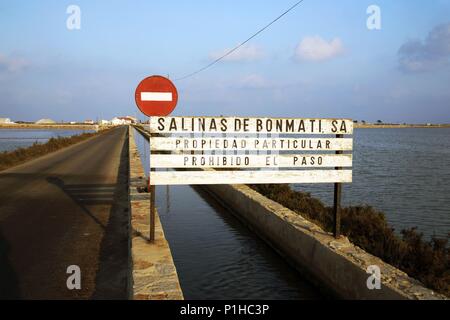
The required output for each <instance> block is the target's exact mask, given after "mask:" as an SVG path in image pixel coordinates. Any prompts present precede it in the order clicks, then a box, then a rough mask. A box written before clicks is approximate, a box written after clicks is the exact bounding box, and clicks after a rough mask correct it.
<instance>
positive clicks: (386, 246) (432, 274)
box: [250, 185, 450, 297]
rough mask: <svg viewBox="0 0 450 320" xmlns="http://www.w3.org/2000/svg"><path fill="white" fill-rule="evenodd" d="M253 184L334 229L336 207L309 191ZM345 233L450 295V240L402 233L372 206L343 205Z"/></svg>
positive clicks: (411, 274)
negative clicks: (429, 239) (316, 197)
mask: <svg viewBox="0 0 450 320" xmlns="http://www.w3.org/2000/svg"><path fill="white" fill-rule="evenodd" d="M250 187H252V188H253V189H254V190H256V191H257V192H259V193H261V194H263V195H265V196H266V197H268V198H270V199H272V200H274V201H276V202H278V203H280V204H282V205H284V206H285V207H287V208H289V209H291V210H293V211H295V212H296V213H298V214H301V215H302V216H303V217H305V218H306V219H308V220H310V221H312V222H314V223H316V224H318V225H320V226H321V227H322V228H323V229H324V230H326V231H329V232H332V230H333V212H332V208H331V207H327V206H325V205H324V204H323V203H322V202H321V201H320V200H318V199H315V198H313V197H311V195H310V194H309V193H304V192H299V191H294V190H292V189H291V188H290V187H289V185H251V186H250ZM341 232H342V234H344V235H345V236H347V237H348V238H349V239H350V241H351V242H352V243H354V244H355V245H357V246H359V247H361V248H362V249H364V250H365V251H367V252H369V253H371V254H373V255H375V256H377V257H379V258H381V259H382V260H383V261H385V262H387V263H389V264H391V265H393V266H395V267H397V268H398V269H400V270H403V271H404V272H406V273H407V274H408V275H409V276H411V277H413V278H415V279H417V280H419V281H421V282H422V283H423V284H424V285H425V286H427V287H428V288H431V289H433V290H435V291H437V292H440V293H443V294H445V295H447V296H448V297H450V250H449V247H448V246H447V242H448V239H437V238H433V239H431V241H426V240H424V239H423V234H422V233H419V232H418V231H417V229H416V228H412V229H408V230H402V231H401V236H399V235H397V234H396V233H395V231H394V229H393V228H391V227H390V226H389V225H388V223H387V221H386V217H385V215H384V214H383V213H382V212H380V211H377V210H375V209H374V208H372V207H370V206H355V207H345V208H342V211H341Z"/></svg>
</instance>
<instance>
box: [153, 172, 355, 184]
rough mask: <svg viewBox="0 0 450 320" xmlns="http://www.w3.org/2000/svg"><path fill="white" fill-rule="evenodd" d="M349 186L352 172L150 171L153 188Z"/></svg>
mask: <svg viewBox="0 0 450 320" xmlns="http://www.w3.org/2000/svg"><path fill="white" fill-rule="evenodd" d="M333 182H341V183H350V182H352V170H297V171H294V170H285V171H281V170H280V171H275V170H272V171H259V170H258V171H215V170H210V171H151V172H150V183H151V184H152V185H206V184H266V183H271V184H274V183H333Z"/></svg>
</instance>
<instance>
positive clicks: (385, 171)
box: [294, 128, 450, 239]
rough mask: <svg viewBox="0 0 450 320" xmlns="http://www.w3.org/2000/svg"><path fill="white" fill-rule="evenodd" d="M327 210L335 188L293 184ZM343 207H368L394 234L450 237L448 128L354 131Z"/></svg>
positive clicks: (449, 144)
mask: <svg viewBox="0 0 450 320" xmlns="http://www.w3.org/2000/svg"><path fill="white" fill-rule="evenodd" d="M294 189H297V190H302V191H306V192H310V193H311V194H312V195H313V196H314V197H317V198H319V199H321V200H322V201H323V202H325V203H326V204H327V205H332V202H333V186H332V185H325V184H320V185H319V184H318V185H312V184H306V185H294ZM342 196H343V205H360V204H368V205H371V206H373V207H375V208H377V209H378V210H381V211H383V212H384V213H385V214H386V218H387V220H388V222H389V223H390V225H391V226H393V227H394V228H395V229H396V231H397V232H399V231H400V230H402V229H405V228H409V227H418V230H419V231H420V232H422V233H424V235H425V237H426V238H428V239H429V238H430V237H431V236H433V235H435V236H439V237H446V236H447V235H448V233H449V232H450V129H447V128H439V129H431V128H424V129H419V128H418V129H416V128H411V129H356V130H355V134H354V152H353V183H351V184H345V185H344V187H343V193H342Z"/></svg>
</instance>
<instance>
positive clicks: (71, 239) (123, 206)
mask: <svg viewBox="0 0 450 320" xmlns="http://www.w3.org/2000/svg"><path fill="white" fill-rule="evenodd" d="M126 137H127V129H126V128H125V127H121V128H117V129H113V130H111V131H108V132H106V133H103V134H100V135H98V136H96V137H94V138H91V139H89V140H87V141H84V142H81V143H79V144H76V145H73V146H70V147H68V148H65V149H63V150H60V151H57V152H55V153H52V154H49V155H46V156H44V157H42V158H38V159H35V160H33V161H30V162H27V163H25V164H23V165H21V166H18V167H15V168H12V169H9V170H6V171H2V172H0V299H1V298H3V299H5V298H11V299H15V298H16V299H88V298H91V299H92V298H93V299H95V298H100V299H126V298H127V293H126V289H127V288H126V283H127V281H126V280H127V273H128V235H127V232H128V229H127V228H128V204H127V174H128V172H127V170H128V160H127V159H128V158H127V157H128V140H127V139H126ZM71 265H76V266H79V267H80V270H81V289H80V290H69V289H68V287H67V284H66V282H67V279H68V278H69V277H70V276H71V274H68V273H67V268H68V267H69V266H71Z"/></svg>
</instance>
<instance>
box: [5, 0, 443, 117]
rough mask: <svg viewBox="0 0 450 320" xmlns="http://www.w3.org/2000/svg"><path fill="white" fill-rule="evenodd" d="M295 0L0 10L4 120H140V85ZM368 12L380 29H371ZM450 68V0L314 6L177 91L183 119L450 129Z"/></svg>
mask: <svg viewBox="0 0 450 320" xmlns="http://www.w3.org/2000/svg"><path fill="white" fill-rule="evenodd" d="M295 2H296V1H295V0H294V1H285V0H280V1H271V2H270V3H269V2H268V1H266V2H261V1H253V0H251V1H245V3H244V2H242V1H219V0H218V1H100V0H89V1H75V0H72V1H57V0H53V1H51V0H47V1H25V0H21V1H19V0H16V1H6V0H0V39H1V41H0V117H9V118H12V119H13V120H37V119H39V118H43V117H46V118H53V119H54V120H65V121H68V120H84V119H88V118H89V119H97V118H98V119H102V118H105V119H110V118H112V117H113V116H116V115H126V114H130V115H139V111H138V110H137V107H136V106H135V104H134V90H135V88H136V86H137V84H138V83H139V82H140V80H141V79H143V78H145V77H147V76H149V75H152V74H161V75H169V76H170V78H173V79H174V78H177V77H181V76H183V75H185V74H188V73H190V72H192V71H195V70H197V69H199V68H201V67H202V66H204V65H205V64H208V63H209V62H211V61H212V59H214V58H215V57H217V56H219V55H220V54H221V53H222V52H224V50H226V49H227V48H231V47H233V46H235V45H237V44H238V43H240V42H241V41H243V40H245V39H246V38H247V37H248V36H250V35H251V34H252V33H254V32H255V31H256V30H258V29H259V28H261V27H262V26H264V25H265V24H266V23H268V22H269V21H271V20H272V19H273V18H275V17H276V16H277V15H279V14H280V13H281V12H283V11H284V10H286V9H287V8H288V7H290V6H291V5H292V4H293V3H295ZM72 4H73V5H78V6H79V7H80V9H81V29H80V30H68V29H67V27H66V20H67V18H68V17H69V15H68V14H67V13H66V9H67V7H68V6H69V5H72ZM372 4H375V5H377V6H379V7H380V9H381V27H382V29H381V30H368V29H367V27H366V20H367V18H368V15H367V13H366V10H367V7H368V6H369V5H372ZM449 62H450V0H434V1H426V2H425V1H422V0H395V1H393V0H385V1H381V0H371V1H364V0H359V1H354V0H353V1H351V0H341V1H332V0H305V1H304V3H303V4H302V5H300V6H299V7H298V8H296V9H295V10H294V11H292V12H290V13H289V14H288V15H287V16H285V17H284V18H283V19H281V20H280V21H278V22H277V23H276V24H274V25H273V26H272V27H271V28H270V29H268V30H266V31H265V32H264V33H263V34H261V35H260V36H258V37H257V38H255V39H253V40H252V41H251V42H250V43H249V44H248V45H247V46H245V47H243V49H242V50H240V51H238V52H236V54H235V55H232V56H230V57H229V58H228V59H226V60H225V61H222V62H220V63H219V64H217V65H215V66H214V67H212V68H210V69H208V70H207V71H205V72H202V73H200V74H198V75H197V76H195V77H192V78H189V79H186V80H183V81H179V82H176V85H177V87H178V90H179V95H180V98H179V103H178V106H177V109H176V110H175V112H174V114H175V115H245V116H288V117H350V118H353V119H358V120H362V119H364V120H367V121H376V120H378V119H381V120H383V121H385V122H434V123H444V122H445V123H449V122H450V90H449V83H450V64H449Z"/></svg>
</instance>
